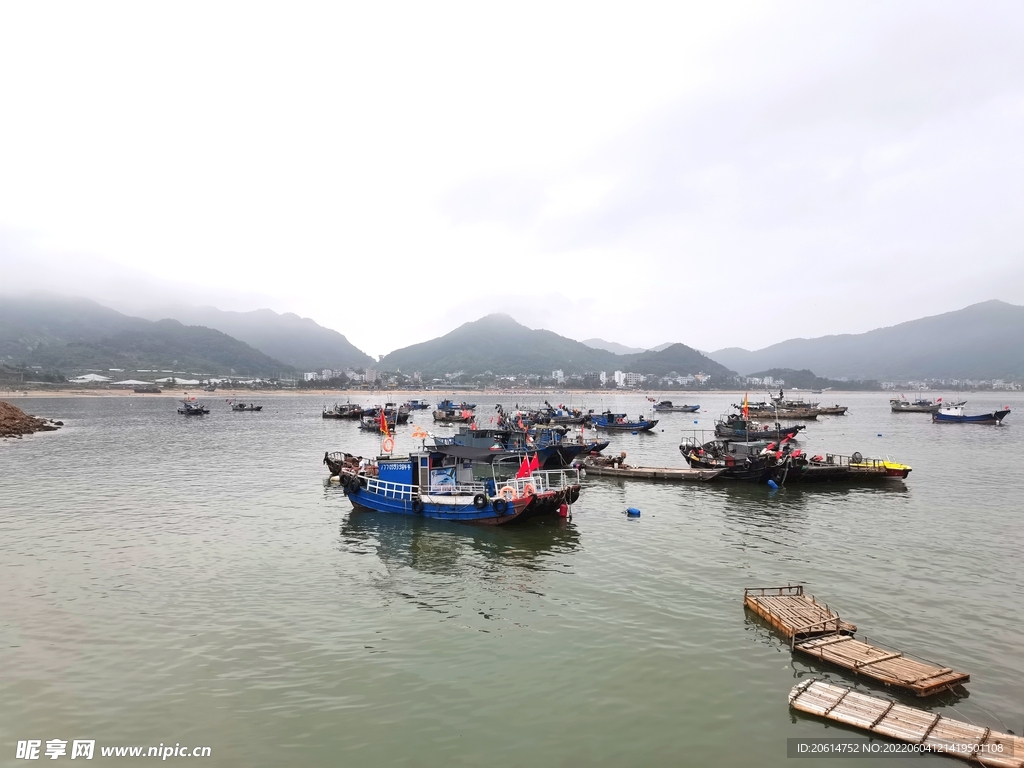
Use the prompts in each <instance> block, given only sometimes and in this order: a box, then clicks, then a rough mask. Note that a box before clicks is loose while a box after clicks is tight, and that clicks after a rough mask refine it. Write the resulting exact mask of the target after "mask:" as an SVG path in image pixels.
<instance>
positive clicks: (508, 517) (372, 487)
mask: <svg viewBox="0 0 1024 768" xmlns="http://www.w3.org/2000/svg"><path fill="white" fill-rule="evenodd" d="M329 458H330V457H329V456H325V462H328V459H329ZM494 458H495V457H494V455H493V454H492V453H491V452H489V451H484V450H480V449H473V448H468V447H464V446H458V447H457V448H448V449H447V450H446V451H445V452H440V451H432V450H429V449H424V450H422V451H414V452H412V453H410V454H409V455H408V456H404V457H384V456H382V457H380V458H378V459H377V460H376V462H375V463H371V464H369V465H366V466H365V467H364V469H362V470H356V471H352V470H351V469H349V468H347V467H345V466H339V467H338V469H339V473H338V474H337V475H335V476H333V478H332V480H331V482H337V483H338V484H340V485H341V486H342V488H343V489H344V491H345V493H346V495H347V496H348V498H349V501H351V502H352V506H353V508H355V509H359V510H366V511H371V512H383V513H387V514H399V515H416V516H419V517H429V518H433V519H435V520H451V521H454V522H460V523H476V524H479V525H504V524H506V523H510V522H512V521H513V520H517V519H525V518H527V517H530V516H532V515H530V514H529V512H530V510H531V509H532V510H533V511H534V512H535V513H541V512H550V511H557V506H558V505H559V504H561V503H572V501H575V498H576V497H578V495H579V477H578V473H567V472H566V471H564V470H560V471H558V472H536V471H534V472H529V473H528V474H524V476H523V477H509V478H506V479H502V480H498V479H497V477H496V476H495V477H492V478H487V479H485V480H482V481H481V480H479V479H477V477H476V475H475V472H474V466H475V465H476V466H479V465H480V464H481V463H490V462H492V461H493V460H494ZM328 466H331V464H330V463H329V462H328ZM333 469H334V467H332V470H333ZM570 474H574V475H575V477H574V478H570V477H569V475H570Z"/></svg>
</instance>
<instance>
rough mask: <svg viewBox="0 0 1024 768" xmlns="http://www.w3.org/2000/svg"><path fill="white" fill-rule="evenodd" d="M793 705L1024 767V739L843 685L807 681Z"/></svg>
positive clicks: (996, 763)
mask: <svg viewBox="0 0 1024 768" xmlns="http://www.w3.org/2000/svg"><path fill="white" fill-rule="evenodd" d="M789 705H790V706H791V707H793V708H794V709H798V710H800V711H801V712H807V713H808V714H812V715H817V716H819V717H824V718H827V719H829V720H835V721H836V722H839V723H845V724H846V725H851V726H853V727H855V728H860V729H861V730H865V731H869V732H871V733H876V734H878V735H880V736H886V737H888V738H890V739H895V740H896V741H905V742H909V743H911V744H924V745H927V746H928V747H930V748H931V749H933V750H936V751H941V752H945V753H946V754H948V755H950V756H951V757H959V758H961V759H963V760H973V761H976V762H978V763H979V764H981V765H984V766H991V768H1024V737H1020V736H1013V735H1012V734H1008V733H1000V732H998V731H993V730H992V729H990V728H983V727H981V726H979V725H971V724H970V723H964V722H961V721H959V720H952V719H950V718H947V717H943V716H942V715H938V714H935V713H932V712H926V711H925V710H923V709H916V708H915V707H908V706H906V705H905V704H898V703H896V702H895V701H888V700H886V699H879V698H876V697H874V696H868V695H867V694H864V693H859V692H857V691H854V690H852V689H850V688H846V687H844V686H841V685H832V684H830V683H825V682H822V681H820V680H813V679H812V680H805V681H804V682H802V683H800V684H799V685H797V686H795V687H794V688H793V690H791V691H790V692H789Z"/></svg>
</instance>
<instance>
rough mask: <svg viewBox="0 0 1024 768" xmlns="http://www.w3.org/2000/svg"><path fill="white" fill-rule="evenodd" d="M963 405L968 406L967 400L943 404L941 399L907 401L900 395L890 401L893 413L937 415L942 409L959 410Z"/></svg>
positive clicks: (919, 398)
mask: <svg viewBox="0 0 1024 768" xmlns="http://www.w3.org/2000/svg"><path fill="white" fill-rule="evenodd" d="M963 405H967V401H966V400H959V401H957V402H952V403H943V402H942V398H941V397H940V398H938V399H937V400H926V399H924V398H922V397H918V398H917V399H916V400H907V399H906V398H905V397H904V396H903V395H900V396H899V397H894V398H893V399H892V400H890V401H889V408H890V410H892V412H893V413H936V412H937V411H938V410H939V409H941V408H957V407H959V406H963Z"/></svg>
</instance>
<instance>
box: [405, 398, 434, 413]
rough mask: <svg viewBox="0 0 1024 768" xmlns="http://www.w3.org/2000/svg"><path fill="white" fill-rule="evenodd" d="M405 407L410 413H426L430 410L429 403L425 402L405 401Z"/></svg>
mask: <svg viewBox="0 0 1024 768" xmlns="http://www.w3.org/2000/svg"><path fill="white" fill-rule="evenodd" d="M405 406H406V407H407V408H408V409H409V410H410V411H426V410H428V409H429V408H430V403H428V402H427V401H426V400H415V399H414V400H406V401H405Z"/></svg>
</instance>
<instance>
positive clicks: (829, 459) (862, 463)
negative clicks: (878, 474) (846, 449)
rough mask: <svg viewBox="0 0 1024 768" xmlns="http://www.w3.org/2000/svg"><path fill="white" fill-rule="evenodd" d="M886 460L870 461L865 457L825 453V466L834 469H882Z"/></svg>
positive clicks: (870, 459)
mask: <svg viewBox="0 0 1024 768" xmlns="http://www.w3.org/2000/svg"><path fill="white" fill-rule="evenodd" d="M885 462H886V459H872V458H868V457H866V456H843V455H841V454H838V453H826V454H825V461H824V463H825V464H828V465H831V466H836V467H850V466H854V467H861V468H863V467H872V468H875V469H884V468H885Z"/></svg>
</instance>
